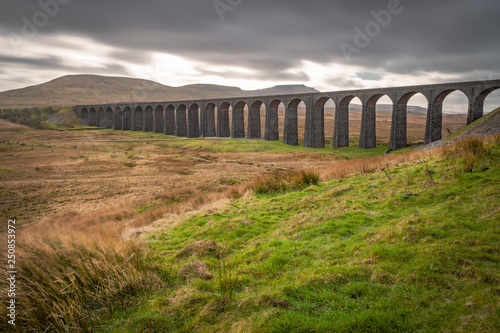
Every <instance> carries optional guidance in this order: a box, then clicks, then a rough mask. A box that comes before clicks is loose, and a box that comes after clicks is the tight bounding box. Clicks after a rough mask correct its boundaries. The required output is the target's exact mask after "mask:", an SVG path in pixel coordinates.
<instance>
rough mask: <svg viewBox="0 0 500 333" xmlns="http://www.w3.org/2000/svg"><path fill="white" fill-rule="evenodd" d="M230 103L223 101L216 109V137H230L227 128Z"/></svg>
mask: <svg viewBox="0 0 500 333" xmlns="http://www.w3.org/2000/svg"><path fill="white" fill-rule="evenodd" d="M230 108H231V105H230V104H229V103H228V102H224V103H222V104H221V106H220V107H219V108H218V109H217V137H219V138H229V137H231V131H230V129H229V124H230V123H229V109H230Z"/></svg>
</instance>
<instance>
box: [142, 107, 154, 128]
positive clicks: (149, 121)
mask: <svg viewBox="0 0 500 333" xmlns="http://www.w3.org/2000/svg"><path fill="white" fill-rule="evenodd" d="M153 129H154V118H153V107H152V106H150V105H148V106H146V108H145V109H144V124H143V131H144V132H153Z"/></svg>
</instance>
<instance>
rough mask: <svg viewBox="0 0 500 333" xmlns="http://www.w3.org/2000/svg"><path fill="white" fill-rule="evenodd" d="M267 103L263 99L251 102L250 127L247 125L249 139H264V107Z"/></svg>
mask: <svg viewBox="0 0 500 333" xmlns="http://www.w3.org/2000/svg"><path fill="white" fill-rule="evenodd" d="M263 107H264V110H265V104H264V102H262V101H260V100H259V101H255V102H253V103H252V104H251V107H250V109H249V110H248V121H247V124H248V127H247V129H248V130H247V138H248V139H262V117H261V115H262V114H263V113H262V112H261V111H262V108H263Z"/></svg>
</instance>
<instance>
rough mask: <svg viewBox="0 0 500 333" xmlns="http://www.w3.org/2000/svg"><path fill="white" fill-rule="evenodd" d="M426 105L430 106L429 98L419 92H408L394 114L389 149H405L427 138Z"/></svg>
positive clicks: (399, 102)
mask: <svg viewBox="0 0 500 333" xmlns="http://www.w3.org/2000/svg"><path fill="white" fill-rule="evenodd" d="M426 105H429V102H428V101H427V98H425V96H424V95H422V94H420V93H418V92H408V93H406V94H405V95H404V96H403V97H401V98H400V99H399V101H397V108H396V109H395V110H393V113H392V120H391V138H390V142H389V149H391V150H394V149H399V148H403V147H406V145H407V144H408V143H417V142H421V141H422V140H423V139H424V138H425V128H426V125H425V124H426V119H427V112H426V111H425V110H426V107H425V106H426ZM408 111H410V112H409V113H408ZM408 115H409V121H408Z"/></svg>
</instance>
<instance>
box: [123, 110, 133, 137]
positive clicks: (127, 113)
mask: <svg viewBox="0 0 500 333" xmlns="http://www.w3.org/2000/svg"><path fill="white" fill-rule="evenodd" d="M122 129H123V130H124V131H130V130H131V129H132V110H130V108H129V107H128V106H126V107H125V108H124V109H123V117H122Z"/></svg>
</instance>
